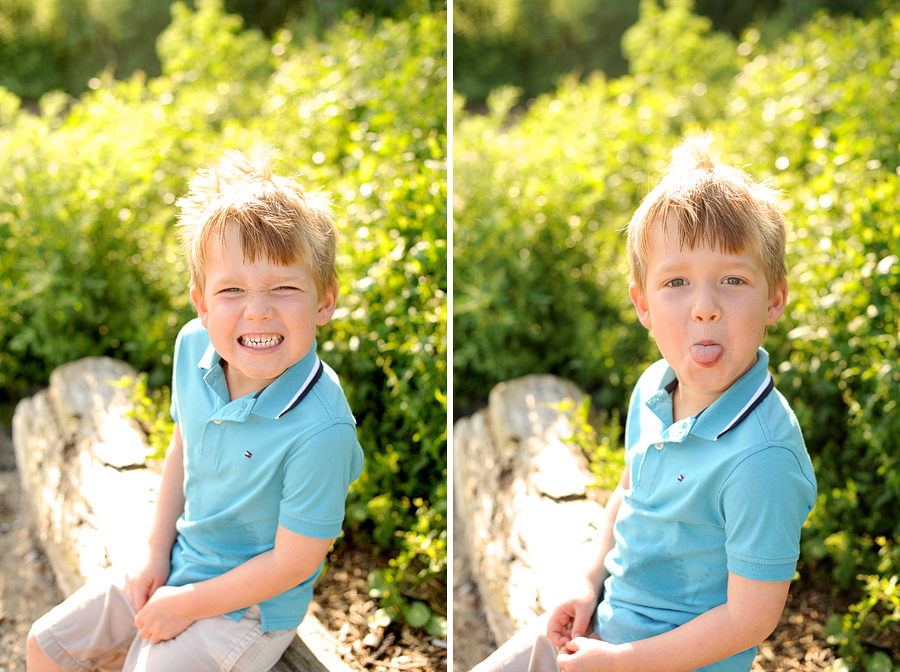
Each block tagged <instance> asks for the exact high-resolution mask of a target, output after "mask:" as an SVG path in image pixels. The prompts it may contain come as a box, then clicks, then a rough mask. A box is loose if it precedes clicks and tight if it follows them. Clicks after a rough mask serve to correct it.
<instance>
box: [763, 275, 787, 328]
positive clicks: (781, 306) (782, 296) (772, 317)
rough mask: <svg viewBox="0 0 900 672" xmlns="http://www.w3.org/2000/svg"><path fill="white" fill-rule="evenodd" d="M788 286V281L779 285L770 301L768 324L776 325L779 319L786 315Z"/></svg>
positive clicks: (767, 314) (783, 281)
mask: <svg viewBox="0 0 900 672" xmlns="http://www.w3.org/2000/svg"><path fill="white" fill-rule="evenodd" d="M787 295H788V284H787V280H782V281H781V282H780V283H778V287H776V288H775V291H774V292H773V293H772V297H771V298H770V299H769V311H768V313H766V324H775V323H776V322H777V321H778V318H779V317H781V316H782V315H783V314H784V310H785V308H787Z"/></svg>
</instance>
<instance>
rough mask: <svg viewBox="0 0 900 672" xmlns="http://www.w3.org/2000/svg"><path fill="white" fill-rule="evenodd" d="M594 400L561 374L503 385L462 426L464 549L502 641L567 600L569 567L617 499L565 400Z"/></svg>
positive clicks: (458, 460) (456, 442) (458, 434)
mask: <svg viewBox="0 0 900 672" xmlns="http://www.w3.org/2000/svg"><path fill="white" fill-rule="evenodd" d="M584 396H585V393H584V392H583V391H581V390H580V389H579V388H578V387H577V386H576V385H575V384H574V383H571V382H570V381H566V380H563V379H561V378H557V377H555V376H527V377H525V378H520V379H517V380H513V381H510V382H508V383H503V384H501V385H498V386H497V387H495V388H494V389H493V390H492V391H491V394H490V397H489V403H488V407H487V409H485V410H482V411H479V412H477V413H476V414H475V415H473V416H472V417H470V418H464V419H461V420H459V421H457V422H456V423H455V425H454V428H453V458H454V459H453V465H454V466H453V470H454V473H453V476H454V508H455V509H456V512H457V514H456V518H455V519H456V521H458V524H460V525H461V526H462V530H461V533H462V534H461V535H459V536H460V537H461V538H462V539H463V542H464V544H463V545H464V548H463V549H457V550H456V552H457V553H459V552H464V553H466V554H467V555H468V559H469V562H470V566H471V569H472V574H473V576H474V580H475V582H476V585H477V586H478V589H479V592H480V594H481V598H482V603H483V605H484V609H485V613H486V617H487V621H488V624H489V626H490V628H491V630H492V632H493V634H494V638H495V639H496V641H497V642H498V643H502V642H504V641H505V640H506V639H508V638H509V637H510V636H512V634H513V633H515V632H516V631H517V630H519V629H521V628H522V627H523V626H524V625H526V624H527V623H530V622H532V621H533V620H535V619H536V618H537V617H538V616H539V615H540V614H542V613H543V611H544V610H545V608H546V606H548V605H549V604H551V603H553V602H554V600H556V599H557V596H556V595H554V588H555V585H554V584H555V583H556V580H557V579H558V573H559V571H560V568H561V567H564V566H565V560H566V558H567V557H568V556H569V555H570V554H571V551H572V549H573V548H574V547H576V546H577V545H578V544H580V543H583V542H585V541H587V540H588V539H590V537H591V534H592V532H593V531H594V530H595V528H594V523H595V521H596V520H597V519H598V517H599V514H600V511H601V508H602V502H603V501H604V500H605V498H606V496H607V495H608V493H602V492H600V491H598V490H596V489H594V488H591V487H589V486H590V484H591V482H592V480H593V479H592V476H591V474H590V469H589V467H588V463H587V459H586V458H585V456H584V454H583V452H582V451H581V449H580V447H578V446H577V445H575V444H574V443H573V442H572V441H570V440H569V439H570V437H572V436H573V434H574V430H573V426H572V422H571V419H570V414H569V412H567V411H564V410H562V409H561V407H560V404H561V403H562V402H564V401H565V400H567V399H568V400H572V401H574V402H576V403H577V402H578V401H580V400H582V399H583V398H584Z"/></svg>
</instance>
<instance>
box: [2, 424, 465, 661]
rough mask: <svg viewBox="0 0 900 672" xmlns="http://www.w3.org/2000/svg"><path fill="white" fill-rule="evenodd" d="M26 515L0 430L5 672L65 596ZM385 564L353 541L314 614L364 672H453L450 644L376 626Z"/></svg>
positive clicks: (324, 581) (331, 566)
mask: <svg viewBox="0 0 900 672" xmlns="http://www.w3.org/2000/svg"><path fill="white" fill-rule="evenodd" d="M31 530H32V528H31V526H30V524H29V520H28V516H27V515H26V511H25V510H24V509H23V501H22V493H21V488H20V485H19V477H18V473H17V472H16V463H15V457H14V455H13V450H12V441H11V438H10V433H9V427H8V426H4V425H0V672H25V638H26V636H27V635H28V630H29V629H30V628H31V624H32V623H33V622H34V621H35V620H36V619H38V618H39V617H41V616H42V615H43V614H45V613H46V612H47V611H49V610H50V609H52V608H53V607H54V606H56V605H57V604H58V603H59V602H60V601H61V600H62V595H61V594H60V592H59V590H58V589H57V587H56V581H55V579H54V577H53V572H52V571H51V569H50V567H49V564H48V563H47V560H46V558H45V557H44V554H43V552H42V550H41V548H40V545H39V544H38V543H36V541H35V539H34V538H33V535H32V532H31ZM384 565H386V560H384V559H379V558H377V557H376V556H373V554H372V553H371V552H369V551H368V550H366V549H359V548H353V547H352V546H351V545H350V544H348V543H343V544H341V545H340V546H339V547H338V550H337V552H335V553H332V554H331V556H329V562H328V568H327V571H326V573H325V574H324V575H323V576H322V577H321V578H320V579H319V581H318V583H317V584H316V589H315V595H316V597H315V602H314V603H313V605H312V606H311V607H310V610H311V612H312V613H313V614H315V616H316V617H317V618H318V619H319V621H321V622H322V624H323V625H324V626H325V627H326V628H327V629H328V630H329V632H330V633H331V634H332V636H333V638H334V639H336V640H337V641H338V642H339V646H340V650H339V652H340V655H341V657H342V659H343V660H344V662H345V663H347V665H349V666H350V667H351V668H352V669H353V670H357V671H358V672H388V671H393V670H421V671H422V672H446V671H447V654H448V651H447V643H446V642H445V641H442V640H437V639H435V638H433V637H429V636H428V635H427V634H425V633H424V632H422V631H419V630H414V629H411V628H408V627H405V626H404V627H398V626H389V627H388V628H386V629H381V628H375V629H373V628H369V627H368V618H369V617H370V616H372V615H373V614H374V613H375V610H376V609H377V608H378V606H377V605H376V604H375V603H374V602H373V601H372V600H371V599H369V595H368V588H367V586H366V577H367V576H368V573H369V571H371V570H373V569H376V568H379V567H382V566H384Z"/></svg>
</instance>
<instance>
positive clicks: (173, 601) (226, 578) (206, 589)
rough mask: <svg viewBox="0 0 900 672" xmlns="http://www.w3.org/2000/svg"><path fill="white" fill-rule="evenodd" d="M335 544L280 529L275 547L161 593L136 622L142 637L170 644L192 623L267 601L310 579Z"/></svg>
mask: <svg viewBox="0 0 900 672" xmlns="http://www.w3.org/2000/svg"><path fill="white" fill-rule="evenodd" d="M332 541H333V539H313V538H311V537H305V536H303V535H301V534H297V533H296V532H291V531H290V530H288V529H286V528H284V527H282V526H281V525H279V526H278V531H277V532H276V535H275V548H273V549H272V550H271V551H266V552H265V553H261V554H260V555H257V556H256V557H254V558H251V559H250V560H248V561H247V562H245V563H243V564H242V565H239V566H237V567H235V568H234V569H232V570H231V571H229V572H226V573H225V574H222V575H221V576H217V577H216V578H214V579H210V580H208V581H201V582H199V583H194V584H188V585H186V586H181V587H172V586H165V587H164V588H162V589H160V590H158V591H157V592H156V593H155V594H154V596H153V598H152V599H151V600H150V601H149V602H147V604H146V605H145V606H144V608H143V609H141V610H140V611H139V612H138V614H137V617H136V618H135V625H136V626H137V627H138V628H139V629H140V631H141V637H143V638H144V639H149V640H150V641H152V642H154V643H156V642H160V641H164V640H168V639H172V638H173V637H175V636H176V635H178V634H179V633H181V632H182V631H184V630H185V629H186V628H187V627H188V626H189V625H190V624H191V623H193V622H194V621H197V620H200V619H202V618H211V617H213V616H220V615H222V614H227V613H229V612H232V611H237V610H238V609H244V608H246V607H250V606H252V605H254V604H259V603H260V602H264V601H265V600H268V599H270V598H272V597H275V596H276V595H280V594H281V593H283V592H285V591H286V590H290V589H291V588H294V587H296V586H297V585H299V584H300V583H302V582H303V581H305V580H306V579H308V578H309V577H310V576H311V575H312V573H313V572H314V571H316V569H317V568H318V567H319V564H320V563H321V562H322V560H323V559H324V558H325V554H326V553H328V549H329V548H330V547H331V542H332Z"/></svg>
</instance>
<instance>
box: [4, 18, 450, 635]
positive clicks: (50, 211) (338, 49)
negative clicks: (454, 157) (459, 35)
mask: <svg viewBox="0 0 900 672" xmlns="http://www.w3.org/2000/svg"><path fill="white" fill-rule="evenodd" d="M231 11H239V12H241V13H242V14H244V16H245V18H242V17H241V15H239V14H233V13H231ZM0 37H2V39H0V49H2V52H0V77H2V78H3V79H2V82H0V83H2V84H3V85H4V86H6V87H7V88H5V89H4V88H0V405H2V408H3V413H4V418H3V422H8V420H9V417H8V416H9V415H11V412H12V408H13V404H14V403H15V401H16V400H17V399H18V398H20V397H21V396H22V395H24V394H27V393H28V392H29V391H31V390H33V389H34V388H35V387H39V386H43V385H46V383H47V380H48V377H49V374H50V371H51V370H52V369H53V368H54V367H56V366H58V365H60V364H63V363H65V362H67V361H71V360H74V359H78V358H80V357H85V356H88V355H109V356H112V357H116V358H120V359H123V360H126V361H128V362H130V363H131V364H132V365H134V366H135V367H136V368H137V369H138V370H139V371H141V372H143V373H145V374H146V382H147V384H149V387H150V390H148V392H147V394H146V399H147V400H148V403H150V404H151V406H152V403H153V402H152V401H151V400H159V399H161V398H163V397H164V394H162V393H163V392H164V390H162V389H161V388H162V387H164V386H166V385H168V382H169V380H170V376H171V368H172V351H173V348H174V343H175V336H176V334H177V333H178V330H179V329H180V328H181V327H182V326H183V325H184V324H185V323H186V322H187V321H188V320H189V319H191V318H192V317H193V315H194V311H193V308H192V306H191V304H190V301H189V298H188V287H187V283H188V271H187V268H186V266H185V263H184V259H183V257H182V255H181V250H180V247H179V243H178V239H177V235H176V232H175V217H176V211H175V205H174V204H175V201H176V200H177V198H178V197H179V196H181V195H182V194H184V193H185V190H186V185H187V180H188V179H190V177H191V176H192V175H193V174H194V173H195V172H196V171H197V170H198V169H199V168H201V167H203V166H205V165H208V164H209V163H211V162H212V161H213V160H215V159H216V158H217V157H218V156H219V155H220V154H221V152H222V150H223V149H224V148H236V149H240V150H243V151H246V150H248V149H249V148H250V147H251V146H252V144H253V143H254V142H255V141H264V142H267V143H271V144H274V145H275V146H277V147H278V148H279V149H280V151H281V154H282V156H283V158H282V161H281V163H280V165H279V166H278V169H277V170H278V172H279V174H283V175H290V176H297V179H298V180H299V181H300V182H301V184H303V185H304V186H306V187H307V188H309V189H315V188H319V187H321V188H323V189H324V190H325V191H326V192H327V193H329V194H330V196H331V198H332V199H333V201H334V207H335V210H336V213H337V221H338V226H339V228H340V229H341V232H342V244H341V247H340V249H339V255H338V269H339V278H340V280H339V284H340V299H339V303H338V310H337V312H336V313H335V315H334V318H333V320H332V321H331V322H330V324H329V325H327V326H326V327H324V328H323V329H321V330H320V332H319V345H320V348H321V351H322V356H323V359H325V360H326V361H327V362H328V363H329V364H330V365H331V366H333V367H334V368H335V370H336V371H338V373H339V375H340V376H341V379H342V382H343V385H344V390H345V392H346V393H347V396H348V399H349V401H350V405H351V407H352V408H353V411H354V414H355V416H356V419H357V422H358V425H359V435H360V443H361V444H362V446H363V450H364V451H365V454H366V467H365V470H364V472H363V475H362V476H361V477H360V478H359V479H358V480H357V481H356V482H355V483H354V485H353V486H352V490H351V493H350V497H349V499H348V504H347V518H346V524H345V532H346V538H347V539H349V540H351V541H352V543H355V544H359V545H360V547H365V546H366V545H368V546H370V547H371V548H373V549H374V552H375V553H377V554H379V555H380V556H381V557H382V558H384V559H389V560H390V564H389V566H387V567H385V568H384V569H383V570H381V571H379V572H377V573H375V574H373V576H371V577H370V583H371V586H372V590H373V594H372V597H373V599H375V600H377V603H378V605H379V606H380V607H381V609H382V611H381V612H379V614H378V618H379V619H380V621H383V620H384V619H394V620H404V621H406V622H407V623H409V624H411V625H413V626H417V627H420V628H424V629H425V630H427V631H428V632H429V633H431V634H433V635H434V636H444V633H445V630H446V602H447V599H446V595H447V590H446V554H447V550H446V548H447V522H446V521H447V515H446V514H447V483H446V479H447V468H446V465H447V455H446V439H447V432H446V418H447V402H446V390H447V362H446V350H447V308H446V298H447V290H448V287H447V177H446V176H447V70H448V68H447V65H448V64H447V12H446V7H445V6H444V5H443V4H441V3H430V2H427V1H419V0H404V1H402V2H401V1H398V2H383V3H382V2H368V1H367V0H362V1H361V2H349V1H348V2H346V3H341V2H335V3H328V2H286V1H285V2H249V1H247V2H234V3H233V4H230V5H228V6H224V5H223V4H222V2H221V0H198V2H197V3H196V6H189V5H187V4H184V3H180V2H176V3H172V4H171V5H170V3H169V2H159V1H155V0H140V2H138V1H136V0H97V1H95V2H79V1H78V0H75V1H74V2H72V1H69V0H65V1H63V0H59V1H57V0H29V1H25V0H15V1H14V2H9V3H7V2H4V3H3V5H2V9H0ZM154 391H156V392H154ZM157 393H160V394H161V396H159V395H158V394H157ZM160 403H161V405H162V411H163V413H162V420H161V421H158V422H154V423H152V425H153V427H154V428H155V429H157V430H158V431H159V432H162V433H165V432H166V431H167V427H166V425H167V422H168V421H167V418H166V413H165V411H166V410H167V409H166V407H165V404H164V403H162V402H160ZM157 410H159V409H158V408H157V409H154V408H150V409H149V410H148V412H147V416H146V417H150V418H155V417H157V416H156V411H157ZM142 417H143V416H142ZM169 424H170V423H169ZM162 442H163V444H164V445H165V441H164V438H163V441H162ZM157 443H158V441H157Z"/></svg>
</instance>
